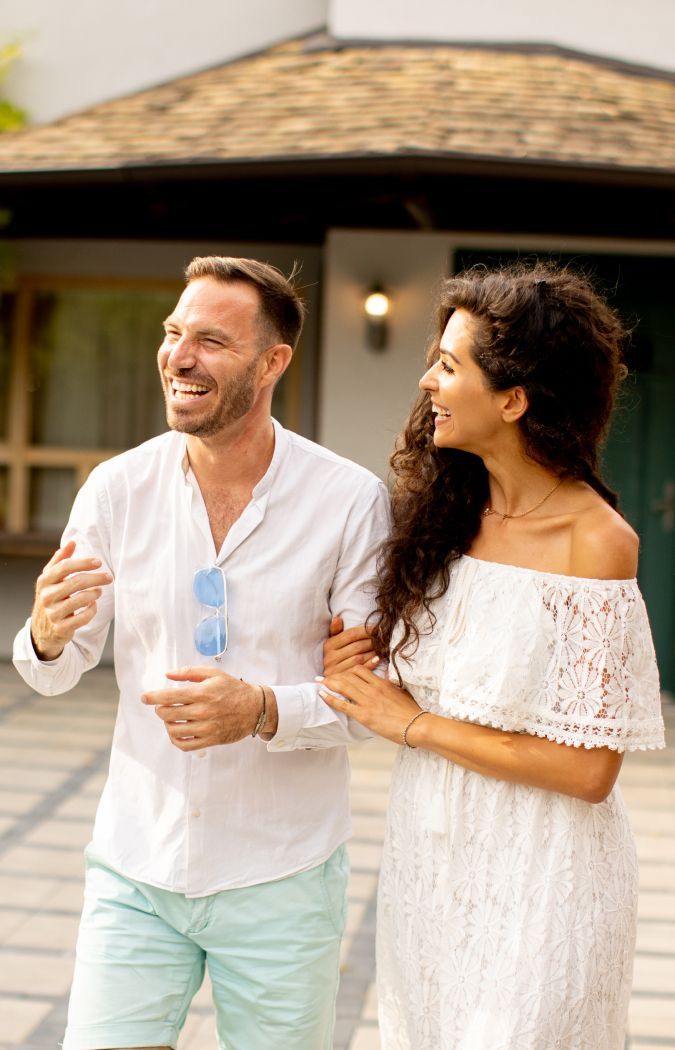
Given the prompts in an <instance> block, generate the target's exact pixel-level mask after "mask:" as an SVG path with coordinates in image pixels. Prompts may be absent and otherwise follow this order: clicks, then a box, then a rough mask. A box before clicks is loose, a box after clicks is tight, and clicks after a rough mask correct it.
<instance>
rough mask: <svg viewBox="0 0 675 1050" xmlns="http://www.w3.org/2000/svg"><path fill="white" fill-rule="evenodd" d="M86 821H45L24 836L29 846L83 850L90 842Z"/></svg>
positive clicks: (90, 829) (90, 828) (89, 825)
mask: <svg viewBox="0 0 675 1050" xmlns="http://www.w3.org/2000/svg"><path fill="white" fill-rule="evenodd" d="M91 831H92V825H91V823H90V822H89V821H88V820H54V819H50V820H45V821H43V822H42V823H41V824H38V825H37V826H36V827H34V828H33V829H32V831H29V832H28V833H27V834H26V835H25V836H24V842H25V843H26V844H27V845H30V846H64V847H66V846H67V847H68V848H77V849H78V850H83V849H84V847H85V846H86V845H87V843H88V842H90V840H91Z"/></svg>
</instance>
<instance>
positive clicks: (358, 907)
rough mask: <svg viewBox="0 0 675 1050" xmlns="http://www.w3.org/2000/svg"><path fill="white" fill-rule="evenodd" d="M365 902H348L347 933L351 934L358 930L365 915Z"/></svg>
mask: <svg viewBox="0 0 675 1050" xmlns="http://www.w3.org/2000/svg"><path fill="white" fill-rule="evenodd" d="M367 906H368V905H367V902H366V901H350V902H349V906H348V908H347V931H348V932H349V933H353V932H354V931H355V930H358V928H359V927H360V925H361V923H362V922H363V916H364V915H365V912H366V908H367Z"/></svg>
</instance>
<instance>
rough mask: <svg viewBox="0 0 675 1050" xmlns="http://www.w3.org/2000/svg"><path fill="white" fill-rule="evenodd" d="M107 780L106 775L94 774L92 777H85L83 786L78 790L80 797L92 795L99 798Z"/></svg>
mask: <svg viewBox="0 0 675 1050" xmlns="http://www.w3.org/2000/svg"><path fill="white" fill-rule="evenodd" d="M107 779H108V774H107V773H94V774H93V775H92V776H90V777H87V779H86V780H85V782H84V784H83V785H82V787H81V788H80V791H79V794H80V795H86V796H89V795H94V796H95V798H97V799H98V798H100V795H101V792H102V791H103V788H104V786H105V782H106V780H107Z"/></svg>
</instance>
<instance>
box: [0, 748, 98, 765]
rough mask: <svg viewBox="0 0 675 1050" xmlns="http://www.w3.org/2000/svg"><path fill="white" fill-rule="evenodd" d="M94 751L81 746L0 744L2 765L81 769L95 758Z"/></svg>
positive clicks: (0, 763)
mask: <svg viewBox="0 0 675 1050" xmlns="http://www.w3.org/2000/svg"><path fill="white" fill-rule="evenodd" d="M93 757H94V756H93V752H92V751H84V750H80V749H79V748H73V747H72V746H71V747H70V748H64V749H54V750H52V748H48V747H44V748H39V747H22V748H17V747H7V746H6V745H4V744H3V745H2V746H0V767H12V766H20V767H21V768H22V769H25V768H26V766H38V767H39V768H41V769H71V770H72V769H79V768H80V766H86V765H88V764H89V763H91V761H92V759H93Z"/></svg>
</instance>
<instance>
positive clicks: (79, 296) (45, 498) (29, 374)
mask: <svg viewBox="0 0 675 1050" xmlns="http://www.w3.org/2000/svg"><path fill="white" fill-rule="evenodd" d="M180 290H181V285H180V284H174V283H173V282H159V281H157V282H153V281H147V282H144V283H139V282H133V283H132V282H130V281H124V280H119V279H112V280H104V279H101V280H98V279H96V280H93V279H86V278H81V279H66V278H58V277H45V278H41V277H22V278H20V279H19V282H18V286H17V289H16V291H15V292H12V293H11V294H10V293H3V294H2V295H1V296H0V540H1V541H2V545H3V546H4V547H5V548H8V549H10V550H14V551H17V552H20V551H21V550H25V551H26V552H33V551H34V552H42V551H43V550H44V551H48V550H51V549H53V546H54V543H55V541H56V539H57V537H58V535H59V533H60V532H61V530H62V529H63V526H64V524H65V522H66V519H67V516H68V512H69V509H70V506H71V503H72V501H73V497H74V496H75V493H76V491H77V489H78V488H79V487H80V486H81V485H82V483H83V482H84V480H85V479H86V477H87V475H88V474H89V472H90V470H91V469H92V468H93V467H94V466H95V465H96V464H97V463H100V462H101V461H102V460H104V459H107V458H109V457H110V456H112V455H115V454H116V453H118V452H121V451H123V450H124V449H127V448H130V447H132V446H134V445H137V444H139V443H140V442H142V441H145V440H147V439H148V438H150V437H153V436H154V435H155V434H159V433H162V432H163V431H164V430H165V429H166V421H165V416H164V403H163V397H162V392H161V386H160V382H159V378H158V375H157V363H156V350H157V347H158V346H159V343H160V341H161V338H162V321H163V320H164V318H165V317H166V316H167V314H169V313H170V312H171V310H172V309H173V307H174V305H175V302H176V299H177V297H178V295H179V294H180ZM297 356H298V358H300V356H301V354H300V353H298V355H297ZM300 371H301V361H300V360H299V359H298V360H297V361H296V362H294V365H293V366H292V368H291V369H290V370H289V373H288V376H285V377H284V379H283V380H282V381H281V383H279V385H278V387H277V389H276V390H275V393H274V403H273V411H274V414H275V416H276V418H277V419H279V420H280V421H281V422H283V423H284V425H287V426H291V427H292V426H294V425H297V422H296V421H297V417H298V414H299V410H300V405H299V401H300V396H299V387H298V382H299V376H300Z"/></svg>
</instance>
